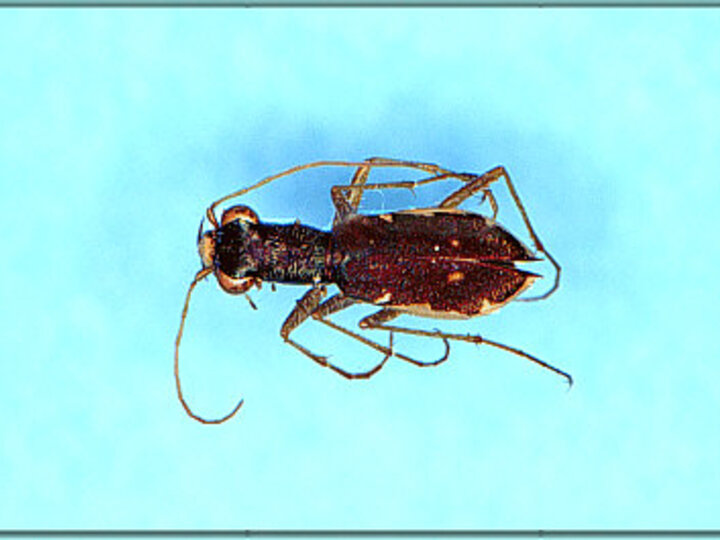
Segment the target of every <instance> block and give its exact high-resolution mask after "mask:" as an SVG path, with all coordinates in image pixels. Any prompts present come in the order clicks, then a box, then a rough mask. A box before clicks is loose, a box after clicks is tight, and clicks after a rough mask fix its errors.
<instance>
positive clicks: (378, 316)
mask: <svg viewBox="0 0 720 540" xmlns="http://www.w3.org/2000/svg"><path fill="white" fill-rule="evenodd" d="M400 315H402V312H401V311H397V310H394V309H381V310H380V311H377V312H375V313H373V314H371V315H368V316H367V317H365V318H364V319H361V320H360V322H359V323H358V325H359V326H360V328H365V329H368V330H373V329H381V330H388V331H389V332H390V335H392V333H393V330H391V329H389V327H386V326H383V325H384V323H386V322H388V321H392V320H393V319H396V318H397V317H399V316H400ZM404 333H406V332H404ZM442 339H443V342H444V343H445V354H443V355H442V357H440V359H438V360H432V361H429V362H427V361H426V362H423V361H421V360H415V359H414V358H410V357H409V356H405V355H404V354H400V353H396V352H393V356H396V357H398V358H400V359H401V360H404V361H406V362H410V363H411V364H414V365H416V366H418V367H433V366H437V365H438V364H442V363H443V362H444V361H445V360H447V359H448V357H449V356H450V343H449V342H448V340H447V339H445V338H442Z"/></svg>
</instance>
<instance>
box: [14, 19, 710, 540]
mask: <svg viewBox="0 0 720 540" xmlns="http://www.w3.org/2000/svg"><path fill="white" fill-rule="evenodd" d="M719 27H720V12H718V11H717V10H714V11H713V10H700V9H695V10H687V11H685V10H661V9H656V10H652V9H645V10H640V9H637V10H611V9H603V10H600V9H596V10H590V9H582V10H573V9H560V10H552V9H544V10H536V9H508V10H502V9H474V10H473V9H469V10H461V9H455V10H443V9H428V10H399V9H378V10H371V9H363V10H360V9H357V10H356V9H337V10H323V9H308V10H279V9H278V10H242V9H237V10H207V11H203V10H190V9H188V10H136V11H134V10H111V9H103V10H55V11H44V10H27V11H22V10H20V11H17V10H8V9H6V10H3V11H2V12H1V13H0V36H1V37H0V48H1V49H2V51H3V53H2V56H1V57H0V72H1V73H2V84H1V85H0V108H1V110H2V113H1V116H2V121H1V122H0V181H1V182H2V195H1V198H0V201H1V202H0V204H1V207H0V216H2V223H3V231H4V234H3V256H2V261H3V262H2V266H1V268H2V270H1V272H2V273H1V274H0V295H1V297H0V304H1V305H2V307H1V308H0V309H1V311H0V357H1V359H0V362H1V364H0V365H1V366H2V376H1V377H0V408H1V410H2V430H1V432H2V435H0V439H1V440H2V445H1V446H0V478H1V480H0V486H1V487H0V490H2V504H1V505H0V527H3V528H8V527H47V528H52V527H96V528H105V527H133V528H172V527H182V528H190V527H196V528H308V527H309V528H324V527H349V528H365V527H375V528H377V527H387V528H460V527H463V528H467V527H471V528H559V527H572V528H577V527H584V528H609V527H610V528H618V527H660V528H671V527H720V517H719V516H720V514H718V513H717V509H718V507H720V487H719V486H720V459H719V458H720V436H719V433H720V428H719V427H718V420H717V416H718V411H720V393H719V391H718V381H719V380H720V377H719V375H720V354H719V353H720V346H719V345H718V334H719V332H718V320H720V310H719V309H718V303H717V300H718V298H719V295H718V286H717V281H716V279H715V278H714V277H713V275H714V270H713V268H714V265H715V264H716V263H717V262H718V256H719V254H720V253H719V250H718V241H717V238H718V236H717V224H716V222H715V221H714V219H715V217H717V215H718V203H719V202H720V196H719V195H720V188H719V187H718V186H719V185H720V184H719V183H718V178H719V177H720V159H718V144H719V142H720V127H719V122H718V119H719V118H720V62H719V61H718V58H720V34H718V32H717V29H718V28H719ZM374 155H381V156H392V157H402V158H410V159H417V160H426V161H433V162H438V163H440V164H442V165H445V166H447V167H449V168H452V169H456V170H469V171H483V170H487V169H489V168H490V167H492V166H494V165H496V164H504V165H506V166H507V167H508V168H509V170H510V171H511V173H512V175H513V177H514V179H515V182H516V184H517V187H518V189H519V191H520V193H521V195H522V197H523V198H524V201H525V203H526V206H527V208H528V211H529V213H530V215H531V218H532V219H533V222H534V224H535V226H536V228H537V230H538V233H539V234H540V235H541V237H542V238H543V239H544V240H545V242H546V243H547V246H548V247H549V248H550V250H551V252H552V253H553V254H554V255H555V256H556V257H557V259H558V260H559V261H560V262H561V263H562V264H563V269H564V274H563V281H562V286H561V288H560V290H559V292H558V293H557V294H556V295H555V296H553V297H552V298H551V299H550V300H548V301H547V302H541V303H534V304H522V303H516V304H513V305H511V306H508V307H507V308H506V309H504V310H502V311H500V312H499V313H497V314H494V315H491V316H489V317H487V318H485V319H482V320H475V321H472V322H470V323H464V324H458V323H443V322H437V321H430V322H429V323H423V324H424V325H425V326H424V327H429V328H434V327H442V328H444V329H448V330H451V331H459V332H473V333H482V334H483V335H486V336H487V337H490V338H494V339H496V340H499V341H502V342H506V343H510V344H513V345H516V346H518V347H520V348H523V349H525V350H527V351H529V352H532V353H534V354H536V355H538V356H540V357H541V358H543V359H545V360H547V361H549V362H552V363H554V364H556V365H558V366H560V367H562V368H564V369H567V370H568V371H570V372H571V373H572V374H573V375H574V377H575V379H576V385H575V387H574V388H573V389H572V390H571V391H569V392H568V391H567V389H566V386H565V385H564V383H563V381H562V380H561V379H560V378H558V377H556V376H554V375H552V374H551V373H549V372H547V371H544V370H541V369H539V368H537V367H536V366H533V365H532V364H530V363H528V362H525V361H523V360H521V359H519V358H517V357H513V356H511V355H508V354H505V353H503V352H501V351H498V350H492V349H490V348H488V347H485V348H477V347H473V346H470V345H462V344H460V345H457V346H456V347H454V350H453V356H452V358H451V360H450V361H449V362H447V363H446V364H445V365H443V366H442V367H439V368H436V369H431V370H421V369H417V368H414V367H413V366H410V365H407V364H404V363H402V362H400V361H398V360H394V361H392V362H391V363H390V364H389V365H388V366H387V367H386V368H385V369H384V370H383V372H381V373H380V374H378V375H377V377H376V378H374V379H372V380H371V381H369V382H348V381H345V380H344V379H341V378H340V377H338V376H336V375H335V374H333V373H331V372H329V371H327V370H323V369H321V368H319V367H318V366H316V365H314V364H313V363H312V362H311V361H310V360H308V359H307V358H305V357H303V356H301V355H299V354H298V353H297V352H296V351H294V350H293V349H291V348H289V347H288V346H286V345H284V344H283V343H282V341H281V340H280V338H279V337H278V330H279V327H280V324H281V322H282V320H283V318H284V317H285V316H286V314H287V313H288V312H289V311H290V309H291V308H292V306H293V305H294V301H295V299H297V298H298V297H299V296H300V295H301V294H302V292H303V289H302V288H299V287H279V289H278V291H277V292H274V293H273V292H271V291H270V288H269V287H267V286H266V287H264V288H263V290H262V291H260V292H259V293H258V292H256V293H255V294H254V299H255V301H256V302H257V303H258V305H259V308H260V309H259V310H258V311H257V312H252V311H251V310H250V309H249V307H248V304H247V303H246V302H245V301H244V300H243V299H242V298H232V297H229V296H227V295H224V294H223V293H221V292H220V291H219V289H218V287H217V285H216V284H215V283H214V282H208V283H204V284H202V285H201V286H200V287H199V288H198V292H197V295H196V297H195V300H194V302H193V305H192V309H191V313H190V317H189V321H188V328H187V334H186V342H185V347H184V349H183V351H182V352H183V355H182V357H183V365H182V371H183V375H184V381H185V387H186V391H187V397H188V399H189V400H190V402H191V403H192V404H193V406H194V407H195V408H196V410H197V411H198V412H199V413H201V414H205V415H207V416H214V415H221V414H224V413H225V412H226V411H227V410H228V409H229V408H231V407H232V405H233V404H234V402H235V400H236V398H237V397H238V396H239V395H240V394H242V395H243V396H244V397H245V399H246V403H245V406H244V409H243V411H242V413H241V415H240V416H239V417H238V418H236V419H234V420H233V421H232V422H229V423H228V424H225V425H223V426H219V427H206V426H202V425H199V424H197V423H195V422H193V421H192V420H190V419H189V418H188V417H187V416H185V414H184V413H183V411H182V409H181V408H180V406H179V404H178V402H177V400H176V397H175V390H174V386H173V379H172V352H173V340H174V338H175V333H176V331H177V325H178V322H179V318H180V309H181V304H182V301H183V296H184V294H185V291H186V287H187V285H188V283H189V281H190V280H191V278H192V276H193V274H194V273H195V272H196V271H197V270H198V268H199V260H198V258H197V254H196V251H195V234H196V231H197V226H198V223H199V221H200V218H201V216H202V213H203V212H204V210H205V208H206V207H207V206H208V205H209V203H210V202H212V201H213V200H215V199H216V198H218V197H220V196H222V195H224V194H226V193H228V192H230V191H232V190H235V189H238V188H240V187H242V186H245V185H248V184H249V183H250V182H252V181H255V180H257V179H259V178H262V177H263V176H266V175H269V174H271V173H273V172H277V171H279V170H282V169H283V168H286V167H289V166H292V165H295V164H298V163H303V162H308V161H313V160H317V159H355V160H356V159H362V158H364V157H368V156H374ZM349 175H350V172H349V171H344V170H338V171H333V172H330V173H318V174H307V175H304V176H302V177H297V178H294V179H290V180H287V181H283V182H279V183H277V184H275V185H272V186H268V187H267V188H266V189H263V190H262V191H259V192H256V193H255V194H253V196H250V197H248V198H247V199H245V202H246V203H248V204H251V205H252V206H253V207H254V208H256V210H257V211H258V212H259V213H260V215H261V216H263V217H264V218H265V219H284V220H292V219H295V218H300V219H301V220H302V221H303V222H306V223H309V224H312V225H316V226H319V227H326V226H328V225H329V223H330V220H331V217H332V208H331V203H330V197H329V187H330V186H331V185H332V184H334V183H342V182H344V181H346V180H347V179H348V177H349ZM452 187H453V186H451V185H436V186H433V187H429V188H427V189H424V190H418V193H417V196H416V198H413V197H412V196H411V195H410V194H408V193H404V194H403V193H396V194H386V195H385V196H383V195H379V194H372V195H369V196H368V198H367V200H366V201H365V203H364V204H363V210H364V211H373V210H375V211H379V210H387V209H392V208H395V207H404V206H408V205H423V204H431V203H432V202H433V201H435V202H437V201H438V200H440V199H441V198H442V197H444V196H445V195H446V194H447V193H448V192H449V190H450V189H452ZM500 191H501V190H500ZM476 202H477V201H476ZM501 204H502V210H501V218H502V219H503V221H504V222H507V223H508V224H509V226H511V227H512V228H513V230H515V231H517V232H518V234H521V235H522V233H523V232H522V228H521V227H519V225H520V223H519V220H518V219H517V216H516V215H515V214H514V212H513V209H512V207H511V206H510V204H509V202H508V201H507V198H503V197H501ZM523 238H525V236H523ZM540 268H541V269H542V270H543V271H545V270H548V268H547V267H546V266H543V265H541V266H540ZM546 283H547V282H546ZM545 286H546V285H545ZM539 287H540V290H541V289H542V287H543V285H542V284H541V285H539ZM367 312H368V309H367V308H354V309H353V310H350V311H349V312H348V313H347V314H343V316H342V317H339V319H338V320H339V321H342V322H344V323H345V324H350V325H352V324H354V321H356V320H357V319H358V318H359V317H361V316H362V315H364V314H367ZM405 322H409V323H410V324H415V323H414V321H412V320H409V321H405ZM329 332H330V331H329V330H328V329H325V328H319V327H318V325H313V324H309V325H308V327H307V328H303V329H301V330H300V331H298V339H299V340H301V341H302V342H303V343H305V344H307V345H308V346H311V347H312V348H313V349H314V350H317V351H318V352H323V353H328V354H332V358H333V360H335V361H337V362H338V363H341V364H342V365H343V366H345V367H346V368H348V369H360V368H362V367H364V366H369V365H371V364H372V363H373V362H375V361H376V360H377V356H376V355H374V354H369V353H368V352H367V351H365V350H364V349H363V348H362V347H361V346H359V345H358V344H356V343H354V342H349V341H347V340H346V339H344V338H342V337H340V338H339V337H337V336H336V335H332V334H330V333H329ZM374 337H375V338H377V339H379V340H384V339H386V337H387V336H383V335H375V336H374ZM399 346H402V347H405V348H406V349H405V350H408V351H415V352H416V353H417V354H424V355H426V356H427V357H428V358H431V357H434V356H435V355H436V354H440V353H441V352H442V345H441V344H439V343H426V342H421V343H417V342H413V340H412V339H405V340H400V339H399Z"/></svg>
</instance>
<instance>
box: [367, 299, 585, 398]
mask: <svg viewBox="0 0 720 540" xmlns="http://www.w3.org/2000/svg"><path fill="white" fill-rule="evenodd" d="M383 311H386V310H382V311H380V312H378V313H376V314H375V315H380V314H382V313H383ZM371 317H372V316H371ZM379 319H382V318H381V317H380V318H379ZM368 328H373V329H378V330H386V331H388V332H397V333H398V334H409V335H411V336H423V337H431V338H436V339H443V340H445V341H446V344H447V340H453V341H464V342H466V343H474V344H476V345H481V344H483V343H485V344H487V345H491V346H493V347H496V348H498V349H502V350H503V351H507V352H509V353H512V354H514V355H516V356H520V357H522V358H525V359H527V360H530V361H531V362H534V363H535V364H538V365H539V366H541V367H543V368H545V369H548V370H550V371H552V372H554V373H557V374H558V375H561V376H562V377H565V379H566V380H567V381H568V383H569V384H570V386H572V384H573V379H572V376H571V375H570V374H569V373H566V372H565V371H563V370H561V369H559V368H556V367H555V366H553V365H551V364H548V363H547V362H544V361H542V360H540V359H539V358H536V357H535V356H532V355H530V354H528V353H526V352H525V351H521V350H520V349H516V348H515V347H511V346H509V345H505V344H503V343H499V342H497V341H492V340H489V339H486V338H484V337H482V336H479V335H470V334H449V333H447V332H440V331H437V330H436V331H432V332H431V331H429V330H419V329H415V328H404V327H401V326H392V325H385V324H376V325H375V326H368Z"/></svg>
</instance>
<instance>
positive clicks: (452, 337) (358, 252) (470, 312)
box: [175, 158, 572, 424]
mask: <svg viewBox="0 0 720 540" xmlns="http://www.w3.org/2000/svg"><path fill="white" fill-rule="evenodd" d="M318 167H352V168H356V171H355V174H354V176H353V178H352V181H351V182H350V184H349V185H338V186H334V187H332V188H331V191H330V194H331V197H332V201H333V205H334V206H335V216H334V219H333V226H332V230H331V231H329V232H328V231H322V230H318V229H315V228H313V227H308V226H307V225H302V224H300V223H299V222H295V223H293V224H290V225H285V224H283V225H280V224H272V223H263V222H261V221H260V219H259V218H258V216H257V214H256V213H255V212H254V211H253V210H251V209H250V208H248V207H247V206H233V207H231V208H228V209H227V210H225V211H224V212H223V214H222V217H221V219H220V221H219V222H218V220H217V218H216V216H215V209H216V208H217V206H218V205H220V204H222V203H224V202H226V201H228V200H229V199H233V198H236V197H240V196H242V195H245V194H246V193H248V192H250V191H253V190H255V189H258V188H260V187H262V186H264V185H266V184H269V183H270V182H273V181H275V180H277V179H279V178H283V177H287V176H290V175H292V174H295V173H298V172H300V171H304V170H307V169H313V168H318ZM376 168H397V169H403V168H404V169H411V170H416V171H421V172H422V173H424V174H425V175H426V176H425V177H423V178H420V179H418V180H414V181H394V182H382V183H368V182H367V180H368V175H369V174H370V172H371V170H373V169H376ZM501 178H502V179H504V180H505V183H506V185H507V188H508V191H509V193H510V195H511V197H512V199H513V200H514V201H515V205H516V206H517V208H518V210H519V213H520V216H521V217H522V220H523V222H524V223H525V226H526V228H527V230H528V233H529V235H530V239H531V240H532V243H533V245H534V246H535V251H532V250H531V249H529V248H528V247H527V246H525V245H524V244H523V243H522V242H521V241H520V240H518V239H517V238H515V237H514V236H513V235H512V234H511V233H510V232H508V231H507V230H506V229H505V228H504V227H502V226H501V225H500V224H499V223H497V222H496V220H495V218H496V217H497V212H498V205H497V201H496V199H495V197H494V195H493V192H492V191H491V189H490V186H491V185H492V184H493V183H494V182H496V181H497V180H499V179H501ZM450 179H455V180H459V181H461V182H462V183H463V185H462V187H460V189H458V190H457V191H454V192H453V193H451V194H450V195H448V196H447V197H446V198H445V199H443V200H442V201H441V202H440V203H439V204H438V205H437V206H434V207H430V208H420V209H412V210H403V211H399V212H391V213H384V214H379V215H366V214H360V213H358V207H359V205H360V201H361V199H362V196H363V193H364V192H365V191H367V190H382V189H398V188H404V189H410V190H413V189H414V188H416V187H417V186H420V185H424V184H430V183H432V182H438V181H440V180H450ZM475 194H482V201H484V200H486V199H487V200H488V201H489V203H490V206H491V208H492V212H493V215H492V217H486V216H484V215H481V214H478V213H474V212H469V211H466V210H460V209H458V206H459V205H460V204H461V203H463V202H464V201H466V200H467V199H468V198H469V197H471V196H473V195H475ZM482 201H481V202H482ZM206 216H207V219H208V221H209V222H210V224H211V225H212V229H210V230H208V231H203V225H202V223H201V225H200V230H199V231H198V240H197V244H198V251H199V254H200V259H201V260H202V266H203V267H202V269H201V270H200V271H199V272H198V273H197V274H196V275H195V278H194V279H193V281H192V283H191V284H190V287H189V288H188V291H187V295H186V297H185V304H184V306H183V310H182V316H181V320H180V328H179V330H178V334H177V338H176V340H175V384H176V389H177V394H178V398H179V399H180V403H181V404H182V406H183V408H184V409H185V411H186V412H187V414H188V415H189V416H191V417H192V418H194V419H195V420H197V421H199V422H202V423H204V424H220V423H222V422H225V421H226V420H229V419H230V418H231V417H232V416H234V415H235V413H237V412H238V410H239V409H240V407H241V406H242V404H243V400H240V401H239V402H238V404H237V405H236V406H235V408H234V409H233V410H232V411H230V413H228V414H227V415H226V416H223V417H222V418H218V419H212V420H208V419H205V418H202V417H200V416H198V415H197V414H195V413H194V412H193V411H192V410H191V409H190V407H189V405H188V404H187V402H186V401H185V398H184V397H183V393H182V388H181V385H180V375H179V348H180V341H181V340H182V335H183V328H184V325H185V319H186V317H187V312H188V306H189V304H190V297H191V295H192V292H193V289H194V288H195V286H196V285H197V284H198V283H199V282H200V281H201V280H202V279H204V278H205V277H207V276H209V275H210V274H214V275H215V277H216V278H217V281H218V283H219V285H220V287H221V288H222V289H223V290H224V291H226V292H228V293H230V294H245V295H246V297H247V298H248V300H249V301H250V304H251V305H252V307H255V306H254V303H253V302H252V300H250V297H249V296H247V294H246V293H247V292H248V291H249V290H250V289H251V288H252V287H258V288H260V285H261V283H262V282H263V281H268V282H271V283H273V286H274V284H275V283H286V284H295V285H305V286H308V287H310V289H309V290H308V291H307V292H306V293H305V295H304V296H303V297H302V298H300V300H298V301H297V305H296V306H295V307H294V308H293V310H292V311H291V312H290V315H288V317H287V318H286V319H285V322H284V323H283V325H282V327H281V329H280V336H281V337H282V338H283V340H285V342H286V343H288V344H289V345H291V346H293V347H294V348H295V349H297V350H298V351H300V352H301V353H302V354H304V355H305V356H307V357H308V358H310V359H311V360H313V361H314V362H317V363H318V364H319V365H321V366H323V367H326V368H329V369H331V370H332V371H334V372H336V373H338V374H339V375H342V376H343V377H345V378H347V379H369V378H370V377H372V376H373V375H375V374H376V373H378V372H379V371H380V369H382V367H383V366H384V365H385V363H386V362H387V361H388V359H389V358H390V357H396V358H399V359H401V360H404V361H406V362H409V363H411V364H414V365H416V366H420V367H428V366H437V365H438V364H441V363H442V362H445V361H446V360H447V359H448V356H449V354H450V341H465V342H469V343H475V344H478V345H479V344H481V343H484V344H487V345H491V346H493V347H497V348H499V349H502V350H504V351H507V352H510V353H512V354H515V355H517V356H521V357H523V358H525V359H527V360H530V361H532V362H534V363H536V364H538V365H540V366H542V367H544V368H546V369H548V370H550V371H553V372H555V373H557V374H559V375H561V376H562V377H564V378H565V379H566V380H567V382H568V383H569V384H570V385H572V377H571V376H570V375H569V374H568V373H566V372H564V371H562V370H560V369H558V368H556V367H554V366H552V365H550V364H548V363H546V362H544V361H542V360H540V359H538V358H536V357H534V356H532V355H530V354H528V353H526V352H524V351H521V350H520V349H517V348H515V347H511V346H508V345H504V344H502V343H498V342H496V341H491V340H489V339H487V338H484V337H481V336H479V335H463V334H451V333H446V332H441V331H428V330H421V329H413V328H407V327H404V326H395V325H391V324H388V323H389V322H391V321H392V320H394V319H395V318H397V317H398V316H400V315H403V314H407V315H417V316H421V317H432V318H443V319H469V318H471V317H478V316H481V315H486V314H488V313H491V312H493V311H495V310H497V309H500V308H501V307H503V306H505V305H506V304H508V303H509V302H510V301H512V300H525V301H530V300H541V299H544V298H547V297H548V296H550V295H551V294H552V293H553V292H555V290H556V289H557V288H558V285H559V282H560V265H559V264H558V263H557V261H556V260H555V259H554V258H553V257H552V255H550V253H548V251H547V250H546V249H545V247H544V246H543V244H542V242H541V241H540V239H539V238H538V236H537V234H536V233H535V231H534V230H533V228H532V226H531V225H530V220H529V218H528V216H527V212H526V211H525V208H524V207H523V205H522V203H521V202H520V197H519V196H518V193H517V191H516V190H515V187H514V186H513V183H512V182H511V180H510V177H509V175H508V172H507V170H506V169H505V168H504V167H502V166H500V167H496V168H494V169H492V170H490V171H488V172H486V173H484V174H472V173H457V172H453V171H450V170H448V169H444V168H442V167H439V166H437V165H433V164H430V163H422V162H415V161H403V160H396V159H387V158H371V159H367V160H365V161H360V162H353V161H316V162H313V163H308V164H305V165H299V166H296V167H293V168H291V169H287V170H285V171H283V172H280V173H278V174H275V175H272V176H269V177H267V178H265V179H263V180H260V181H259V182H257V183H255V184H253V185H251V186H250V187H247V188H244V189H241V190H239V191H236V192H233V193H231V194H229V195H227V196H225V197H222V198H221V199H219V200H217V201H215V202H214V203H213V204H212V205H210V207H209V208H208V209H207V212H206ZM539 254H542V255H544V257H545V258H546V259H547V260H548V261H549V262H550V263H551V264H552V266H553V267H554V268H555V280H554V282H553V285H552V287H550V289H549V290H548V291H547V292H545V293H544V294H542V295H540V296H535V297H528V298H519V296H520V295H521V293H523V291H525V290H526V289H528V287H530V285H532V284H533V282H534V281H535V279H536V278H538V277H540V276H539V275H538V274H534V273H532V272H528V271H526V270H522V269H520V268H519V267H518V266H516V263H526V262H533V261H539V260H541V259H539V258H537V256H536V255H539ZM329 285H335V286H336V287H337V289H339V292H337V293H336V294H334V295H333V296H331V297H330V298H328V299H325V296H326V294H327V287H328V286H329ZM355 304H370V305H373V306H378V307H379V308H380V309H379V310H378V311H376V312H374V313H372V314H371V315H368V316H366V317H365V318H363V319H361V320H360V322H359V327H360V328H361V329H372V330H384V331H386V332H388V333H389V344H388V346H383V345H380V344H379V343H376V342H374V341H372V340H370V339H368V338H366V337H365V336H362V335H360V334H358V333H356V332H353V331H351V330H348V329H347V328H344V327H342V326H339V325H338V324H336V323H335V322H333V321H331V320H330V319H329V318H328V317H329V316H330V315H332V314H333V313H336V312H338V311H340V310H343V309H345V308H347V307H349V306H352V305H355ZM309 318H312V319H314V320H316V321H319V322H320V323H322V324H324V325H326V326H329V327H330V328H332V329H334V330H336V331H338V332H340V333H342V334H345V335H346V336H349V337H351V338H354V339H356V340H358V341H360V342H361V343H363V344H364V345H367V346H368V347H370V348H372V349H374V350H376V351H378V352H379V353H381V354H383V355H384V357H383V359H382V360H381V361H380V363H378V364H377V365H375V366H374V367H373V368H372V369H369V370H367V371H363V372H359V373H352V372H349V371H346V370H344V369H342V368H340V367H338V366H336V365H334V364H332V363H330V362H329V361H328V359H327V358H326V357H324V356H320V355H318V354H316V353H314V352H312V351H310V350H309V349H307V348H306V347H305V346H303V345H301V344H299V343H298V342H296V341H295V340H293V339H292V338H291V337H290V336H291V334H292V332H293V331H294V330H295V329H296V328H297V327H298V326H300V325H301V324H302V323H303V322H305V321H306V320H307V319H309ZM394 334H410V335H413V336H422V337H428V338H435V339H441V340H442V341H443V342H444V345H445V353H444V354H443V356H442V357H441V358H439V359H437V360H434V361H420V360H416V359H414V358H411V357H409V356H406V355H404V354H402V353H399V352H397V351H395V350H394V349H393V335H394Z"/></svg>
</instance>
